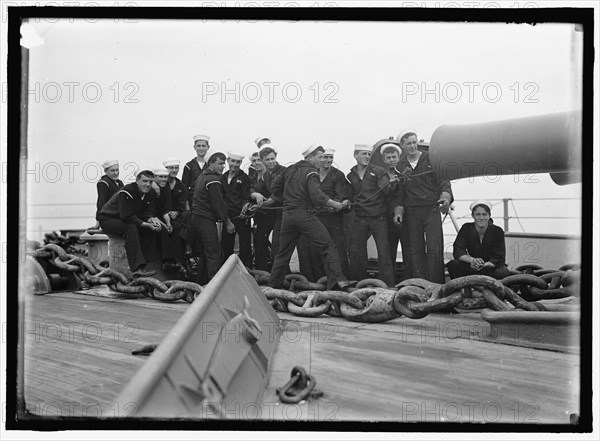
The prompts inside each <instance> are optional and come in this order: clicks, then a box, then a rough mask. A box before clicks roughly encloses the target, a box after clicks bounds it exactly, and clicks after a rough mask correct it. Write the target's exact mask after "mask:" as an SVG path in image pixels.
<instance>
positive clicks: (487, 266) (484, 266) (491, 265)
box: [479, 262, 494, 271]
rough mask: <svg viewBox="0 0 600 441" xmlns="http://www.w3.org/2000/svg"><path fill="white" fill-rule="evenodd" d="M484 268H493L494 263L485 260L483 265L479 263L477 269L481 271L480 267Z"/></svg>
mask: <svg viewBox="0 0 600 441" xmlns="http://www.w3.org/2000/svg"><path fill="white" fill-rule="evenodd" d="M485 268H494V264H493V263H492V262H485V263H484V264H483V265H481V267H480V268H479V271H481V270H482V269H485Z"/></svg>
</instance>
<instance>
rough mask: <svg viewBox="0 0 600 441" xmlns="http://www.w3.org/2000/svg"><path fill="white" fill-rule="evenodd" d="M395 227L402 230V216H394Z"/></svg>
mask: <svg viewBox="0 0 600 441" xmlns="http://www.w3.org/2000/svg"><path fill="white" fill-rule="evenodd" d="M394 225H396V226H397V227H398V228H402V215H401V214H396V215H394Z"/></svg>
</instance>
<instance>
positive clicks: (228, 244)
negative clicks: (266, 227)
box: [221, 152, 252, 268]
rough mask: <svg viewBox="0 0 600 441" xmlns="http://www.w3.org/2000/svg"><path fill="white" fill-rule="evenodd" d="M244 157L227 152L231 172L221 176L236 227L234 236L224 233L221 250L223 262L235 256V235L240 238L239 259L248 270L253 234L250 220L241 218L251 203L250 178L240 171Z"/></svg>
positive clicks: (226, 201) (231, 217)
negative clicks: (241, 214) (245, 207)
mask: <svg viewBox="0 0 600 441" xmlns="http://www.w3.org/2000/svg"><path fill="white" fill-rule="evenodd" d="M243 159H244V155H241V154H239V153H234V152H227V165H228V166H229V170H228V171H227V172H226V173H224V174H223V175H222V176H221V184H222V185H223V190H224V194H225V204H226V205H227V211H228V214H229V218H230V219H232V222H233V225H235V232H234V233H233V234H230V233H228V232H227V231H223V232H222V235H221V236H222V238H221V249H222V253H223V262H225V260H227V258H228V257H229V256H231V255H232V254H233V248H234V245H235V235H236V234H237V235H238V238H239V257H240V260H241V261H242V263H243V264H244V265H246V266H247V267H248V268H250V267H251V265H252V233H251V230H250V219H248V218H241V217H240V213H241V212H242V209H243V208H244V206H246V205H248V204H249V201H250V178H249V177H248V175H247V174H246V173H245V172H244V171H243V170H240V166H241V165H242V160H243Z"/></svg>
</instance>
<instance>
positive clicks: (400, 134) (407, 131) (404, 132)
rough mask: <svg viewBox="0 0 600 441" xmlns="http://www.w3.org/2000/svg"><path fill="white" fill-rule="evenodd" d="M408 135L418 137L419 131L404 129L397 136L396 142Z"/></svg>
mask: <svg viewBox="0 0 600 441" xmlns="http://www.w3.org/2000/svg"><path fill="white" fill-rule="evenodd" d="M407 133H414V134H415V135H416V134H417V131H416V130H415V129H413V128H410V127H407V128H404V129H402V130H400V133H398V136H396V140H398V141H400V140H401V139H402V137H403V136H404V135H406V134H407Z"/></svg>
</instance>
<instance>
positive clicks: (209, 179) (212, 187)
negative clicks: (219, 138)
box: [191, 152, 235, 284]
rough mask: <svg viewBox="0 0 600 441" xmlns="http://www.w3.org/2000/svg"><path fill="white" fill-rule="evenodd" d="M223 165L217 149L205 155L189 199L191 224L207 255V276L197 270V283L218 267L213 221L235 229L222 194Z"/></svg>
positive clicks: (218, 259)
mask: <svg viewBox="0 0 600 441" xmlns="http://www.w3.org/2000/svg"><path fill="white" fill-rule="evenodd" d="M224 169H225V155H224V154H223V153H220V152H217V153H214V154H212V155H211V157H210V158H209V159H208V167H207V169H206V170H204V171H203V172H202V174H201V175H200V177H199V178H198V181H197V182H196V186H195V188H194V199H193V202H192V222H191V224H192V228H193V229H194V231H195V233H196V235H197V236H198V237H199V238H200V239H201V240H202V243H203V248H204V256H205V258H206V268H207V278H208V280H203V277H202V276H201V274H200V273H199V274H198V278H197V279H196V281H197V283H199V284H205V283H207V282H208V281H210V280H211V279H212V278H213V277H214V276H215V274H217V271H219V268H221V262H222V260H221V244H220V243H219V234H218V232H217V225H216V222H217V221H218V220H220V221H222V222H223V226H224V227H225V228H226V229H227V232H228V233H229V234H233V233H235V226H234V225H233V223H232V222H231V220H230V219H229V216H228V214H227V205H225V199H224V198H223V185H222V183H221V175H222V173H223V170H224Z"/></svg>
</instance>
